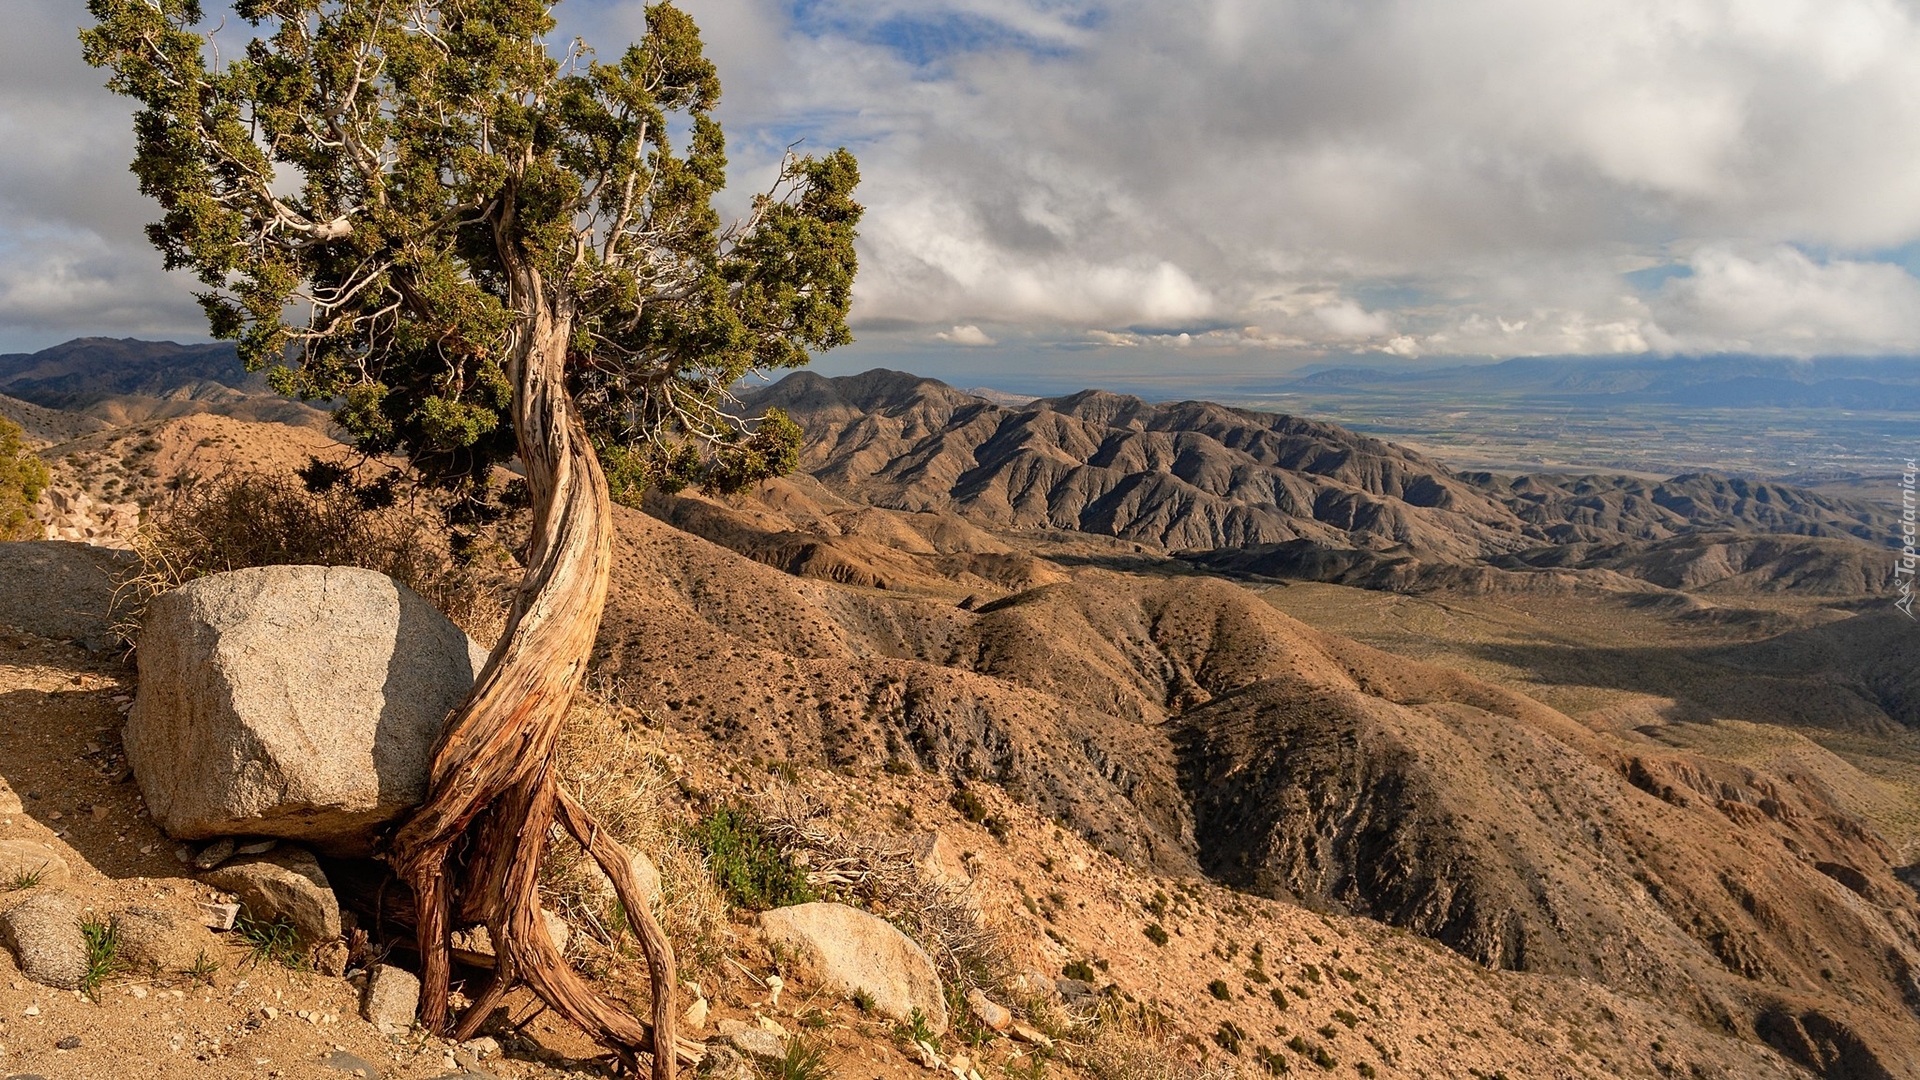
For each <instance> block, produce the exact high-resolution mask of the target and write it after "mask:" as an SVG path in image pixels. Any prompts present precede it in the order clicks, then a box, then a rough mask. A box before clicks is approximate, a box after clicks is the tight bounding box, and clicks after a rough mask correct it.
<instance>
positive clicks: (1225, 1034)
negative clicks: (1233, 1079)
mask: <svg viewBox="0 0 1920 1080" xmlns="http://www.w3.org/2000/svg"><path fill="white" fill-rule="evenodd" d="M1246 1038H1247V1033H1246V1032H1245V1031H1243V1030H1241V1028H1240V1025H1238V1024H1236V1023H1234V1022H1233V1021H1231V1020H1222V1021H1220V1027H1219V1029H1218V1030H1216V1031H1215V1032H1214V1033H1213V1042H1214V1045H1215V1046H1218V1047H1219V1048H1220V1049H1222V1050H1225V1051H1226V1052H1227V1053H1229V1054H1232V1055H1234V1056H1235V1057H1238V1056H1239V1055H1240V1044H1241V1043H1242V1042H1244V1041H1246Z"/></svg>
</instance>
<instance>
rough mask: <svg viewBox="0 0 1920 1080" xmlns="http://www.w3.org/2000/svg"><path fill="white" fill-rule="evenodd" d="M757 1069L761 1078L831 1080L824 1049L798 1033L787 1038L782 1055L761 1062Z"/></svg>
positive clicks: (831, 1072)
mask: <svg viewBox="0 0 1920 1080" xmlns="http://www.w3.org/2000/svg"><path fill="white" fill-rule="evenodd" d="M759 1071H760V1075H761V1077H762V1078H763V1080H832V1077H833V1066H831V1065H829V1064H828V1063H827V1052H826V1050H824V1049H823V1048H821V1047H820V1046H818V1045H816V1044H815V1043H814V1042H813V1041H812V1040H810V1039H804V1038H801V1037H800V1036H798V1035H795V1036H793V1037H792V1038H789V1039H788V1040H787V1052H786V1053H785V1054H784V1055H782V1056H781V1057H780V1058H778V1059H777V1060H774V1061H768V1062H763V1063H761V1065H760V1069H759Z"/></svg>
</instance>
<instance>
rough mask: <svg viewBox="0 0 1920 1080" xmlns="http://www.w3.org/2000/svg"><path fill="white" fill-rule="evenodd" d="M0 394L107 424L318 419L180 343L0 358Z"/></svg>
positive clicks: (90, 345)
mask: <svg viewBox="0 0 1920 1080" xmlns="http://www.w3.org/2000/svg"><path fill="white" fill-rule="evenodd" d="M0 394H5V395H7V396H9V397H13V398H17V399H20V400H22V401H25V402H28V403H30V404H33V405H38V406H40V407H42V408H47V409H58V410H61V411H64V412H72V413H82V414H85V415H87V416H91V417H94V418H96V419H99V420H103V421H105V422H106V423H108V424H110V425H113V426H120V425H123V424H132V423H140V422H143V421H147V420H164V419H168V418H171V417H176V416H189V415H193V414H196V413H204V412H211V413H218V414H220V415H223V416H233V417H236V418H239V419H244V420H261V421H274V422H278V423H286V424H297V425H300V426H304V427H323V426H325V424H326V414H325V413H324V412H322V411H321V410H319V409H316V408H314V407H312V406H310V405H306V404H302V403H300V402H297V401H290V400H288V399H287V398H284V397H282V396H280V395H279V394H276V393H274V392H273V391H272V390H271V389H269V388H268V386H267V382H266V379H265V377H263V376H262V375H260V374H258V373H256V372H249V371H247V370H246V368H245V367H244V366H243V365H242V364H241V363H240V358H239V355H238V354H237V353H236V352H235V350H234V347H233V346H232V345H231V344H229V343H225V342H220V343H215V344H210V345H180V344H176V343H175V342H171V341H140V340H137V339H133V338H126V339H114V338H78V339H76V340H73V341H69V342H67V343H65V344H63V345H55V346H53V347H52V348H50V349H42V350H40V351H39V352H36V353H11V354H7V355H4V356H0Z"/></svg>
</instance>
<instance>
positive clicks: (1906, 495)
mask: <svg viewBox="0 0 1920 1080" xmlns="http://www.w3.org/2000/svg"><path fill="white" fill-rule="evenodd" d="M1917 472H1920V470H1916V469H1915V468H1914V459H1912V458H1908V459H1907V467H1906V470H1905V471H1904V472H1902V473H1901V474H1900V561H1899V562H1897V563H1895V564H1893V587H1894V589H1895V591H1897V592H1898V593H1899V594H1900V598H1899V599H1898V600H1895V601H1894V602H1893V606H1894V607H1897V608H1899V609H1900V610H1901V611H1902V612H1904V613H1905V614H1906V616H1907V618H1909V619H1911V618H1914V614H1913V572H1914V566H1915V564H1916V563H1917V562H1920V558H1916V556H1915V554H1914V550H1913V539H1914V505H1913V504H1914V490H1913V488H1914V479H1915V475H1916V473H1917Z"/></svg>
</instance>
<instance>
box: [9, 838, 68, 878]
mask: <svg viewBox="0 0 1920 1080" xmlns="http://www.w3.org/2000/svg"><path fill="white" fill-rule="evenodd" d="M36 875H37V877H36ZM71 878H72V874H71V873H70V872H69V871H68V870H67V860H65V859H63V858H61V857H60V853H59V852H57V851H55V850H53V849H52V848H50V847H48V846H47V845H45V844H42V843H39V842H38V841H34V840H0V884H4V885H11V884H13V883H14V882H16V881H21V880H26V879H33V880H34V881H35V884H37V885H43V886H44V885H65V884H66V883H67V882H68V881H69V880H70V879H71Z"/></svg>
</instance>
